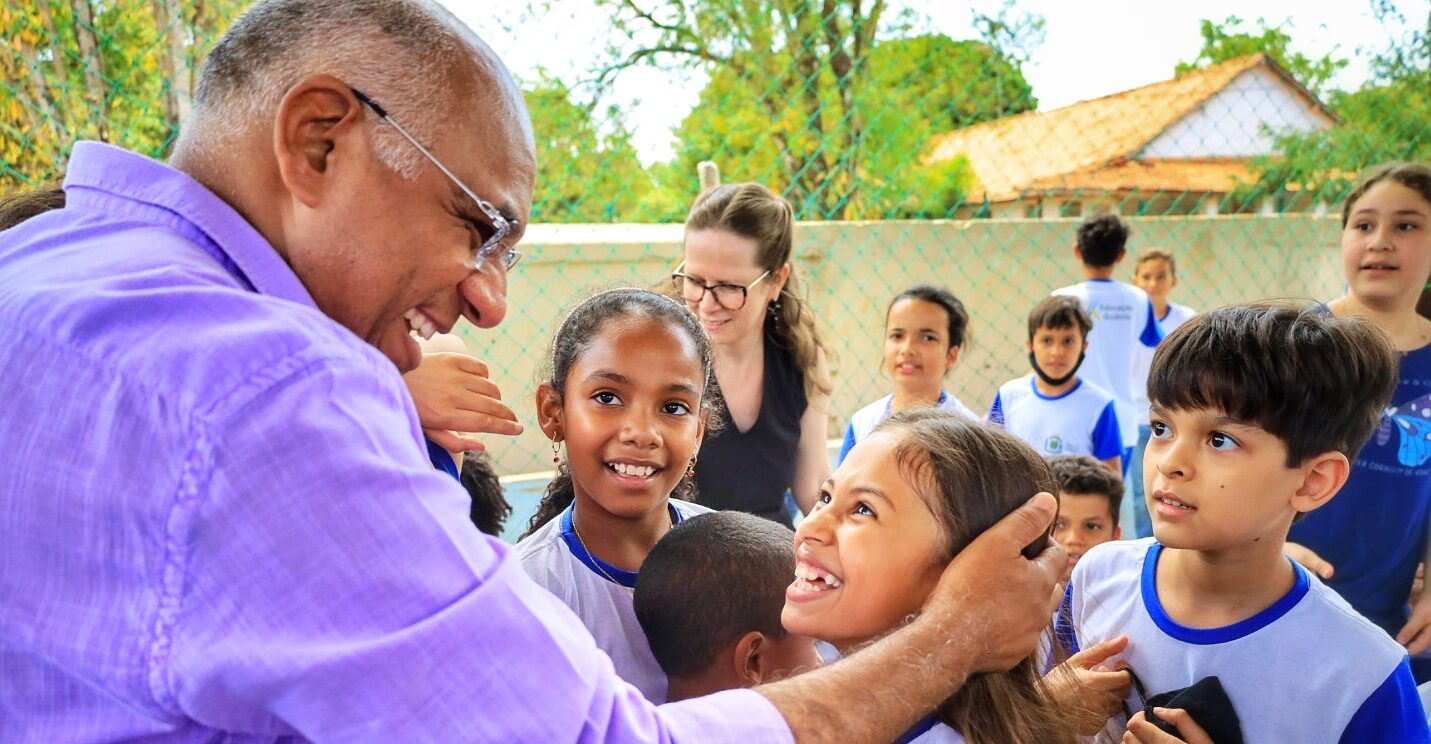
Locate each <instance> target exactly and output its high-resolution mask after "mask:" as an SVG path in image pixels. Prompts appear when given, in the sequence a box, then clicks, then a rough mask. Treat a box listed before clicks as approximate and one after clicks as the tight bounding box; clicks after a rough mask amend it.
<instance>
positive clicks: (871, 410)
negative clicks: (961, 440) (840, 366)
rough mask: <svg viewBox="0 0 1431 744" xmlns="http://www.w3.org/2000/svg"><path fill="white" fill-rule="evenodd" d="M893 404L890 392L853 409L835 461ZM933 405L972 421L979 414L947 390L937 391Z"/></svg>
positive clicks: (874, 424) (841, 457)
mask: <svg viewBox="0 0 1431 744" xmlns="http://www.w3.org/2000/svg"><path fill="white" fill-rule="evenodd" d="M893 404H894V395H893V394H890V395H886V396H884V397H883V398H880V399H879V400H877V401H875V402H873V403H871V404H869V405H867V406H865V407H864V408H861V409H860V410H858V411H855V415H853V416H851V417H850V425H849V426H846V427H845V441H844V442H843V443H842V444H841V445H840V459H839V460H837V461H836V463H837V464H838V463H841V462H844V461H845V455H848V454H849V453H850V450H852V449H854V447H855V445H856V444H858V443H859V442H860V440H862V439H864V438H865V437H867V436H869V435H870V432H872V431H874V430H875V427H876V426H879V425H880V424H881V423H882V422H883V421H884V420H885V419H887V418H889V416H890V406H892V405H893ZM934 407H935V408H938V409H940V410H944V411H953V412H954V413H958V414H961V415H964V416H968V417H969V418H970V419H971V420H973V421H978V420H979V414H977V413H974V412H973V411H972V410H970V408H969V407H968V406H966V405H964V404H963V403H962V402H960V400H959V399H958V398H956V397H954V396H953V395H950V394H949V391H948V390H940V391H939V402H938V403H935V404H934Z"/></svg>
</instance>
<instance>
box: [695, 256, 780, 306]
mask: <svg viewBox="0 0 1431 744" xmlns="http://www.w3.org/2000/svg"><path fill="white" fill-rule="evenodd" d="M684 268H686V262H685V261H682V262H681V265H680V266H677V267H676V270H675V271H673V272H671V284H673V285H674V286H675V287H676V292H678V293H680V295H681V297H682V298H684V299H685V301H686V302H689V303H690V304H692V305H699V304H700V303H701V300H703V299H705V297H706V292H710V293H711V296H712V297H715V301H716V304H718V305H720V306H721V307H723V308H725V309H727V310H739V309H741V308H742V307H745V298H746V297H747V296H748V295H749V294H750V288H751V287H754V286H755V285H757V284H759V283H761V282H762V281H764V280H765V277H767V276H770V271H769V270H768V269H767V270H766V272H765V273H764V274H761V275H760V276H757V277H755V281H753V282H751V283H749V284H747V285H745V286H741V285H739V284H725V283H720V284H706V283H705V282H702V281H701V280H700V279H697V278H695V277H693V276H690V275H688V274H683V273H681V269H684Z"/></svg>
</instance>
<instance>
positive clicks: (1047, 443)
mask: <svg viewBox="0 0 1431 744" xmlns="http://www.w3.org/2000/svg"><path fill="white" fill-rule="evenodd" d="M1043 451H1044V452H1047V453H1049V454H1050V455H1057V454H1059V453H1061V452H1063V437H1060V436H1059V435H1057V434H1054V435H1052V436H1050V437H1049V438H1048V439H1045V440H1043Z"/></svg>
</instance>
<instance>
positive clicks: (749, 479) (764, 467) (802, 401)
mask: <svg viewBox="0 0 1431 744" xmlns="http://www.w3.org/2000/svg"><path fill="white" fill-rule="evenodd" d="M807 402H808V401H807V400H806V398H805V376H804V375H803V374H802V373H801V372H800V368H799V366H798V365H797V364H796V363H795V353H794V351H793V350H791V349H790V348H788V347H786V346H785V345H783V344H782V343H781V342H780V341H779V340H778V339H776V338H775V337H774V336H773V335H771V334H770V333H766V334H765V381H764V383H763V385H762V392H761V396H760V413H759V414H757V416H756V418H755V425H754V426H751V427H750V431H747V432H741V431H740V430H739V429H737V428H736V427H735V422H734V421H732V420H731V418H730V412H729V411H722V412H721V424H722V427H721V431H720V433H718V434H716V435H715V436H707V437H706V439H705V441H704V442H703V443H702V444H701V450H700V456H699V459H698V462H697V465H696V487H697V488H698V489H699V496H698V499H699V501H700V503H701V504H702V505H704V506H708V507H710V508H712V509H717V510H727V509H728V510H735V511H743V512H749V513H751V514H755V515H757V516H761V517H765V518H766V519H772V520H775V521H777V522H781V523H783V524H787V525H788V524H790V517H791V515H790V513H789V512H788V511H786V509H785V491H786V489H788V488H790V487H791V485H792V484H793V483H794V481H795V460H796V449H797V448H798V446H799V444H800V418H801V417H802V416H804V415H805V406H806V404H807Z"/></svg>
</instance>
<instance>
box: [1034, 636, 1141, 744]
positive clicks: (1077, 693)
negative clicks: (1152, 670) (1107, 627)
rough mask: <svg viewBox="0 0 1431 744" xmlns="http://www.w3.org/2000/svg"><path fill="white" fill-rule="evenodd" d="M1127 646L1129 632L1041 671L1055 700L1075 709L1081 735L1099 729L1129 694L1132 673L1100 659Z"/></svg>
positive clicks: (1066, 708)
mask: <svg viewBox="0 0 1431 744" xmlns="http://www.w3.org/2000/svg"><path fill="white" fill-rule="evenodd" d="M1127 647H1128V636H1118V637H1117V638H1114V639H1112V640H1108V641H1104V642H1102V643H1100V644H1098V645H1096V646H1090V647H1088V648H1086V649H1084V650H1082V651H1079V652H1078V653H1076V654H1074V655H1073V656H1070V657H1068V661H1065V662H1063V663H1062V664H1060V665H1058V666H1057V667H1055V668H1054V669H1053V670H1052V671H1050V672H1049V673H1048V674H1046V675H1044V683H1045V686H1046V689H1047V690H1048V694H1049V696H1050V697H1052V698H1053V700H1054V701H1055V703H1057V704H1058V705H1059V706H1060V707H1061V708H1063V709H1064V710H1070V711H1075V712H1076V714H1077V720H1076V722H1075V723H1076V727H1077V729H1078V734H1079V735H1080V736H1093V735H1094V734H1096V733H1098V732H1099V731H1102V730H1103V727H1104V726H1106V725H1107V724H1108V719H1109V718H1112V717H1113V714H1114V713H1117V712H1118V711H1119V710H1120V708H1121V704H1122V702H1123V700H1124V699H1125V698H1127V697H1128V689H1129V688H1130V687H1132V685H1133V678H1132V676H1131V675H1129V674H1128V672H1126V671H1124V670H1123V669H1122V668H1121V665H1115V666H1114V667H1110V666H1107V665H1106V664H1104V663H1103V662H1105V661H1107V660H1108V659H1109V658H1111V657H1113V656H1117V655H1118V654H1120V653H1123V649H1125V648H1127Z"/></svg>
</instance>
